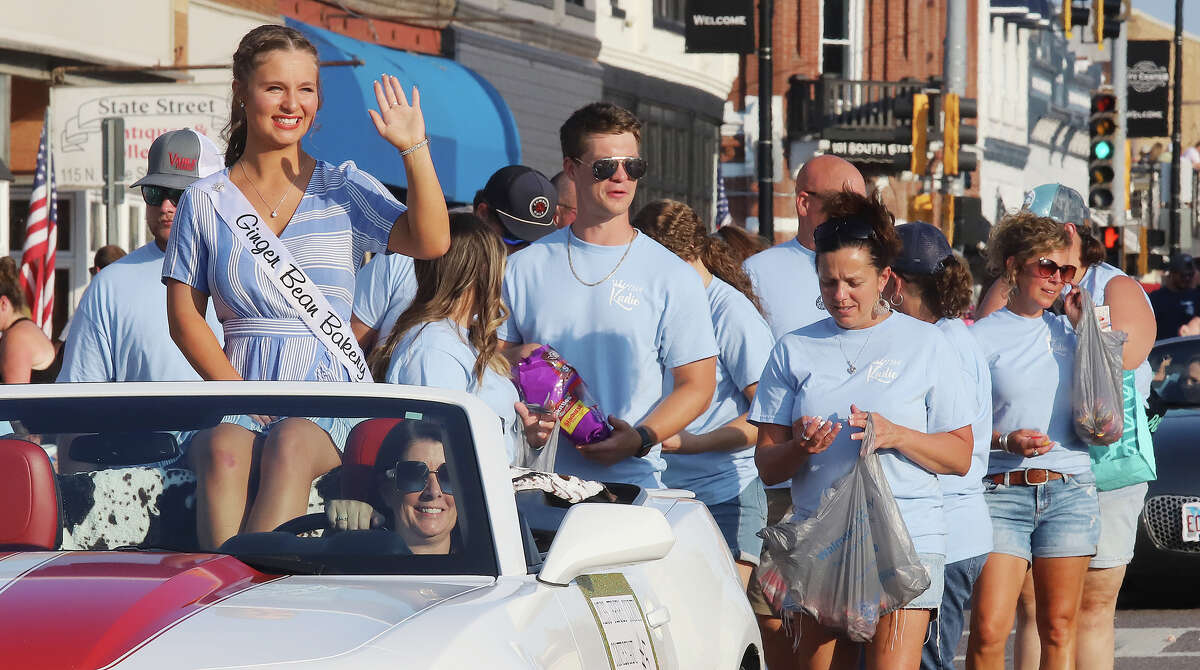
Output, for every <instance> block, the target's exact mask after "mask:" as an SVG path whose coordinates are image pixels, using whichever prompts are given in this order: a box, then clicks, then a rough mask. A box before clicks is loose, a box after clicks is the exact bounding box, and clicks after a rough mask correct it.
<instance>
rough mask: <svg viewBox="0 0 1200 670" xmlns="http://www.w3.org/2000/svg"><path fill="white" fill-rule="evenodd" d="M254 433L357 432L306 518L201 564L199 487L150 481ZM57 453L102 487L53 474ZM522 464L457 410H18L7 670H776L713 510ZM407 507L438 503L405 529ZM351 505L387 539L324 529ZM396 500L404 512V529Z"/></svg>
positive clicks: (8, 497)
mask: <svg viewBox="0 0 1200 670" xmlns="http://www.w3.org/2000/svg"><path fill="white" fill-rule="evenodd" d="M238 415H259V416H268V417H287V416H302V417H329V418H336V419H339V420H344V421H346V422H349V423H350V424H352V425H353V428H352V430H351V431H350V436H349V438H348V439H347V441H346V444H345V451H344V454H343V464H342V466H341V467H340V468H337V469H335V470H334V471H332V472H330V473H328V474H327V475H324V476H322V477H321V478H319V479H318V480H317V481H316V482H315V483H314V485H313V489H312V492H311V495H310V501H309V508H308V513H307V514H304V515H301V516H299V517H298V518H297V519H294V520H292V521H289V522H287V523H284V524H283V525H281V526H280V527H279V528H277V529H276V530H275V531H272V532H265V533H243V534H240V535H235V536H234V537H233V538H231V539H230V540H229V541H227V542H225V543H224V544H223V545H222V546H221V547H220V549H219V550H218V551H215V552H212V551H201V550H200V549H199V548H198V546H197V540H196V515H195V479H194V476H193V475H192V473H191V472H190V471H188V470H187V469H185V468H182V467H160V466H158V465H153V464H155V463H162V462H164V461H169V460H172V459H175V458H176V457H177V456H178V455H179V454H180V452H181V451H184V450H186V448H187V446H188V444H189V442H190V440H191V438H192V436H193V435H194V433H195V431H199V430H203V429H205V428H208V427H211V426H214V425H216V424H217V423H219V422H221V421H222V418H223V417H229V416H238ZM417 427H424V428H423V429H429V430H436V431H440V432H437V433H436V435H437V436H438V438H437V439H432V438H430V439H428V440H427V442H433V443H438V442H439V441H440V447H438V448H436V449H433V451H434V452H435V457H430V456H429V450H428V449H426V450H425V451H421V452H420V453H418V452H417V450H416V449H415V447H414V448H412V449H410V448H409V447H410V446H411V445H414V444H416V440H417V439H419V438H412V437H411V436H412V435H413V434H415V433H416V432H419V431H416V429H417ZM423 434H424V435H426V436H427V437H428V435H429V434H430V433H429V432H428V431H427V432H425V433H423ZM404 436H408V437H404ZM400 439H403V440H406V441H405V442H404V443H403V444H401V443H398V442H397V440H400ZM52 446H53V447H56V448H61V449H62V450H63V451H64V454H63V455H66V452H69V455H70V457H71V458H72V459H73V460H75V461H80V462H84V463H88V464H90V469H91V471H89V472H84V473H79V474H70V475H59V474H56V473H55V472H54V470H53V468H52V464H51V461H50V459H49V458H48V456H47V454H48V452H50V451H53V449H52V448H51V447H52ZM380 454H385V455H384V456H379V455H380ZM388 454H390V455H388ZM505 454H506V452H505V448H504V445H503V443H502V435H501V430H500V420H499V418H498V417H497V416H496V415H495V414H494V413H492V412H491V411H490V410H489V409H488V408H487V407H486V406H485V405H484V404H482V403H481V402H479V401H478V400H477V399H475V398H474V397H472V396H469V395H466V394H463V393H457V392H451V391H440V390H435V389H427V388H415V387H404V386H395V385H375V384H334V383H322V384H311V383H286V384H284V383H261V382H237V383H224V382H222V383H215V382H214V383H201V382H197V383H171V384H166V383H162V384H140V383H139V384H133V383H126V384H61V385H47V386H35V385H31V386H21V387H14V386H9V387H6V388H5V392H4V395H3V397H0V622H2V623H0V630H3V631H4V633H3V635H0V658H3V659H4V661H3V663H2V665H4V666H5V667H14V668H16V667H22V668H35V667H37V668H78V669H88V668H117V669H119V670H133V669H138V668H154V669H158V668H232V667H254V668H283V667H286V668H289V669H299V668H354V669H356V670H365V669H368V668H383V667H387V668H394V667H421V668H468V667H487V668H562V669H579V670H593V669H596V670H599V669H608V668H635V667H636V668H689V669H690V668H726V669H729V670H738V669H745V670H750V669H757V668H760V667H761V664H760V661H759V659H760V658H761V654H760V645H761V643H760V640H759V636H758V632H757V626H756V625H755V622H754V617H753V614H752V613H751V610H750V607H749V605H748V603H747V601H746V597H745V595H744V592H743V590H742V588H741V583H740V581H739V579H738V575H737V572H736V568H735V566H734V564H733V561H732V559H731V557H730V552H729V549H728V548H727V547H726V546H725V544H724V541H723V540H722V538H721V535H720V533H719V532H718V530H717V528H716V525H715V524H714V522H713V520H712V517H711V516H710V515H709V513H708V512H707V510H706V508H705V507H704V505H702V504H700V503H698V502H696V501H694V500H690V499H687V498H686V497H685V495H686V494H683V493H680V492H671V491H665V492H654V491H645V490H642V489H640V488H637V487H634V486H629V485H620V484H612V485H602V484H600V483H595V482H582V481H580V480H577V479H573V478H572V479H564V478H561V477H556V476H550V475H546V474H541V473H532V472H529V471H520V470H512V469H510V468H509V466H508V464H507V458H506V455H505ZM377 456H379V458H377ZM442 456H444V459H442ZM431 459H433V460H431ZM434 460H436V462H434ZM442 460H444V465H442V463H441V461H442ZM376 461H379V463H378V464H377V463H376ZM377 465H378V466H379V467H377ZM434 482H436V484H435V483H434ZM435 487H436V491H435ZM397 491H399V492H400V494H402V495H397V493H396V492H397ZM376 494H378V496H383V497H382V498H380V497H378V496H377V495H376ZM384 494H386V495H384ZM407 494H412V495H411V496H409V495H407ZM418 494H419V495H418ZM389 496H391V497H389ZM435 497H436V499H437V500H440V501H441V502H439V503H436V504H435V503H433V502H430V501H432V500H434V499H435ZM409 498H412V499H419V501H418V502H412V503H411V507H405V505H410V502H409ZM333 499H344V500H352V499H354V500H360V501H365V502H372V503H374V504H375V508H376V511H378V512H381V513H382V516H383V517H385V519H386V520H385V522H384V524H383V525H382V526H381V527H378V528H373V529H370V530H356V531H343V532H335V531H334V530H333V529H330V528H329V523H328V521H327V519H328V517H327V515H326V514H325V512H324V508H325V506H326V505H327V504H329V502H330V500H333ZM380 499H383V500H391V501H393V502H394V501H396V500H400V501H401V502H398V503H395V504H396V505H398V506H399V507H393V508H392V509H391V510H390V511H391V512H392V514H391V515H390V516H389V514H388V512H389V510H388V509H382V508H381V506H382V505H383V503H379V502H378V501H379V500H380ZM387 504H393V503H387ZM410 517H412V518H410ZM418 526H419V528H418ZM414 528H416V529H418V530H420V531H421V532H424V533H427V534H431V535H430V536H434V537H437V535H436V534H437V533H445V534H448V537H449V542H448V543H447V544H446V545H445V547H443V549H442V550H434V551H430V550H429V547H428V546H426V545H423V544H416V543H415V540H412V539H411V538H413V537H415V536H413V535H410V534H407V533H409V532H410V531H411V532H415V531H414V530H413V529H414ZM434 544H436V543H434ZM430 546H433V545H430Z"/></svg>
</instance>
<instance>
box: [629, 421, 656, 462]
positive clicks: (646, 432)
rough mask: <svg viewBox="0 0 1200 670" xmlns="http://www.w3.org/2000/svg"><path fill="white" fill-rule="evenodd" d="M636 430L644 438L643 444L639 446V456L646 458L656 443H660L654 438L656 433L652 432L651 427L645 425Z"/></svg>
mask: <svg viewBox="0 0 1200 670" xmlns="http://www.w3.org/2000/svg"><path fill="white" fill-rule="evenodd" d="M634 430H636V431H637V434H638V435H639V436H640V437H641V438H642V446H640V447H638V452H637V457H638V458H644V457H645V456H646V454H648V453H650V450H651V449H653V448H654V445H656V444H658V440H655V439H654V433H651V432H650V429H649V428H647V427H645V426H638V427H637V428H634Z"/></svg>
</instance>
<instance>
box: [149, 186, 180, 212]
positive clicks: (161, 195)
mask: <svg viewBox="0 0 1200 670" xmlns="http://www.w3.org/2000/svg"><path fill="white" fill-rule="evenodd" d="M182 197H183V189H181V188H166V187H165V186H153V185H147V186H143V187H142V200H145V201H146V204H147V205H150V206H151V207H158V206H159V205H161V204H163V200H170V201H171V202H173V203H175V205H176V206H178V205H179V199H180V198H182Z"/></svg>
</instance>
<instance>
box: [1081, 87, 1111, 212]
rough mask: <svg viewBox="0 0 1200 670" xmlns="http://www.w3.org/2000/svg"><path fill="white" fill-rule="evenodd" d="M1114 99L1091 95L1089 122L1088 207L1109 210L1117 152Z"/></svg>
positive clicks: (1104, 95)
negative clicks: (1114, 157)
mask: <svg viewBox="0 0 1200 670" xmlns="http://www.w3.org/2000/svg"><path fill="white" fill-rule="evenodd" d="M1116 132H1117V96H1115V95H1113V94H1112V93H1093V94H1092V116H1091V119H1090V120H1089V122H1088V133H1089V135H1090V136H1091V144H1090V145H1089V149H1088V206H1089V207H1091V208H1092V209H1096V210H1101V209H1111V208H1112V206H1113V202H1114V201H1115V198H1114V197H1113V176H1114V175H1113V165H1112V158H1113V153H1114V152H1115V151H1116V140H1115V137H1114V136H1115V134H1116Z"/></svg>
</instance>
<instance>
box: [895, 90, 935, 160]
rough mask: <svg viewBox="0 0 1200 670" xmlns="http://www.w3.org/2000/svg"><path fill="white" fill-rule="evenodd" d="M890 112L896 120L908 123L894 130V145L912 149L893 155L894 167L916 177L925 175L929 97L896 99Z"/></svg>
mask: <svg viewBox="0 0 1200 670" xmlns="http://www.w3.org/2000/svg"><path fill="white" fill-rule="evenodd" d="M892 111H893V113H895V115H896V119H897V120H899V121H901V122H903V121H907V122H908V125H901V126H900V127H898V128H896V136H895V140H896V143H897V144H907V145H909V146H910V147H912V150H911V151H909V152H902V153H898V154H896V155H895V157H894V159H895V161H896V166H897V167H900V168H902V169H905V170H909V171H910V172H912V173H913V174H916V175H923V174H925V170H926V168H927V167H928V166H929V158H928V156H927V153H928V151H929V96H928V95H925V94H924V93H913V94H911V95H907V96H905V97H903V98H897V99H896V101H895V104H894V105H893V107H892Z"/></svg>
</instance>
